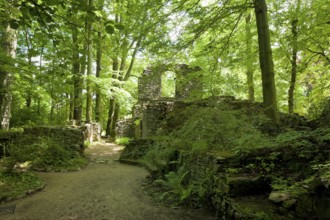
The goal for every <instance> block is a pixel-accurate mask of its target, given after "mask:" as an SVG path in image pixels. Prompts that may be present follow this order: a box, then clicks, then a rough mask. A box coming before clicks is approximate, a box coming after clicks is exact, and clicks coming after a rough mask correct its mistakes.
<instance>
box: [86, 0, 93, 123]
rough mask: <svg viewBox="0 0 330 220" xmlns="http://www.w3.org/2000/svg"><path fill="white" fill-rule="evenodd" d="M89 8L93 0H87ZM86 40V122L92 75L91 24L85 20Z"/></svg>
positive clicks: (88, 112) (90, 100)
mask: <svg viewBox="0 0 330 220" xmlns="http://www.w3.org/2000/svg"><path fill="white" fill-rule="evenodd" d="M88 6H89V8H92V6H93V0H89V1H88ZM87 26H88V28H87V42H88V46H87V49H88V54H87V88H86V90H87V92H86V96H87V98H86V122H91V120H92V105H93V103H92V89H91V84H92V82H91V79H90V77H91V75H92V64H93V63H92V56H93V51H92V24H91V22H87Z"/></svg>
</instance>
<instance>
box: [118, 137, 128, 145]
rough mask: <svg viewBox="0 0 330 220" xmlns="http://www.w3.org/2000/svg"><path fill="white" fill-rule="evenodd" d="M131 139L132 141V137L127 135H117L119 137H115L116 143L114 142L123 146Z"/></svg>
mask: <svg viewBox="0 0 330 220" xmlns="http://www.w3.org/2000/svg"><path fill="white" fill-rule="evenodd" d="M131 141H132V139H131V138H129V137H119V138H117V139H116V140H115V143H116V144H119V145H124V146H126V145H128V144H129V143H130V142H131Z"/></svg>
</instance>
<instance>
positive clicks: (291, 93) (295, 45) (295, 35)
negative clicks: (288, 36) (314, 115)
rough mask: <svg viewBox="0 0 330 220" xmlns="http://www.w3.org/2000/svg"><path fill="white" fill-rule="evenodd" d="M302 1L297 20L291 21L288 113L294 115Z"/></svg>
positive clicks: (298, 5)
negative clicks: (299, 17)
mask: <svg viewBox="0 0 330 220" xmlns="http://www.w3.org/2000/svg"><path fill="white" fill-rule="evenodd" d="M300 3H301V0H297V8H296V11H295V19H293V20H292V21H291V32H292V58H291V80H290V88H289V91H288V107H289V108H288V112H289V114H292V113H293V111H294V90H295V86H296V79H297V54H298V19H297V17H298V15H299V13H300Z"/></svg>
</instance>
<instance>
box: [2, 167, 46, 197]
mask: <svg viewBox="0 0 330 220" xmlns="http://www.w3.org/2000/svg"><path fill="white" fill-rule="evenodd" d="M43 186H44V180H42V179H41V178H40V177H38V176H37V175H35V174H33V173H29V172H20V173H16V172H12V173H5V172H0V201H6V200H11V199H14V198H17V197H23V196H24V195H27V194H31V193H32V192H34V191H36V190H39V189H41V188H43Z"/></svg>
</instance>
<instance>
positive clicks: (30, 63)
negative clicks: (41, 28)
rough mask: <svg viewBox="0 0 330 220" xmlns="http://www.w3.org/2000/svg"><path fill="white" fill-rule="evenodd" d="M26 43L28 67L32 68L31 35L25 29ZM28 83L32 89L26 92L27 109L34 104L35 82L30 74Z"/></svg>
mask: <svg viewBox="0 0 330 220" xmlns="http://www.w3.org/2000/svg"><path fill="white" fill-rule="evenodd" d="M25 43H26V47H27V59H28V65H29V66H31V65H32V51H31V47H30V42H29V33H28V30H27V29H25ZM28 77H29V78H28V81H29V84H30V87H29V88H30V89H28V91H26V93H27V95H26V98H25V99H26V107H27V108H30V107H31V103H32V94H31V93H32V87H33V85H32V84H33V80H32V77H31V75H30V73H28Z"/></svg>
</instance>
